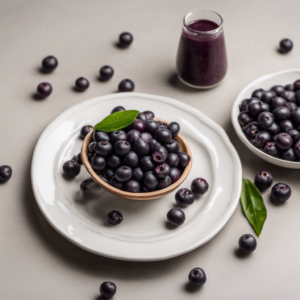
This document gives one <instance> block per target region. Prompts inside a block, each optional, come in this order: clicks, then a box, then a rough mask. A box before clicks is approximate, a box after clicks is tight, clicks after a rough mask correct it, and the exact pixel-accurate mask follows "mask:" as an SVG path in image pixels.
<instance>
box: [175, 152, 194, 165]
mask: <svg viewBox="0 0 300 300" xmlns="http://www.w3.org/2000/svg"><path fill="white" fill-rule="evenodd" d="M177 155H178V158H179V164H178V166H179V167H180V168H182V169H183V168H185V167H186V166H187V165H188V164H189V162H190V160H191V157H190V156H189V155H188V154H187V153H185V152H178V153H177Z"/></svg>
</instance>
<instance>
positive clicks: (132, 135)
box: [127, 129, 142, 144]
mask: <svg viewBox="0 0 300 300" xmlns="http://www.w3.org/2000/svg"><path fill="white" fill-rule="evenodd" d="M141 137H142V135H141V133H140V132H139V131H138V130H136V129H131V130H130V131H128V133H127V141H128V142H129V143H130V144H133V143H134V141H136V140H137V139H140V138H141Z"/></svg>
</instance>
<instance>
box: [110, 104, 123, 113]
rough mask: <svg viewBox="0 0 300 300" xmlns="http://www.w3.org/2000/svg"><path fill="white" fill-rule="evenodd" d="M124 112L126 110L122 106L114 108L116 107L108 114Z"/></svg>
mask: <svg viewBox="0 0 300 300" xmlns="http://www.w3.org/2000/svg"><path fill="white" fill-rule="evenodd" d="M124 110H126V109H125V107H124V106H116V107H115V108H114V109H113V110H112V111H111V113H110V114H114V113H115V112H117V111H124Z"/></svg>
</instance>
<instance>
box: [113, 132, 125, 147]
mask: <svg viewBox="0 0 300 300" xmlns="http://www.w3.org/2000/svg"><path fill="white" fill-rule="evenodd" d="M126 140H127V134H126V132H125V131H123V130H116V131H113V132H112V133H111V135H110V141H111V143H112V144H113V145H114V144H115V143H116V142H117V141H126Z"/></svg>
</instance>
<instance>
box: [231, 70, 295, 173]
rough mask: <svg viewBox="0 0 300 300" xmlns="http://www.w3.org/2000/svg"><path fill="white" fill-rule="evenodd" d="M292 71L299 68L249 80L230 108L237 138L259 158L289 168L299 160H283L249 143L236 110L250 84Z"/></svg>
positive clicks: (292, 167) (293, 167) (293, 166)
mask: <svg viewBox="0 0 300 300" xmlns="http://www.w3.org/2000/svg"><path fill="white" fill-rule="evenodd" d="M293 72H299V73H300V69H287V70H283V71H278V72H273V73H269V74H266V75H263V76H261V77H258V78H256V79H255V80H253V81H251V82H250V83H249V84H247V85H246V86H245V87H244V88H243V89H242V90H241V91H240V92H239V94H238V95H237V97H236V99H235V100H234V103H233V105H232V108H231V123H232V125H233V128H234V130H235V132H236V134H237V136H238V137H239V139H240V140H241V141H242V142H243V144H244V145H245V146H246V147H247V148H248V149H249V150H250V151H251V152H252V153H254V154H255V155H256V156H258V157H259V158H261V159H263V160H265V161H267V162H269V163H271V164H273V165H276V166H279V167H284V168H290V169H300V162H297V161H287V160H283V159H279V158H276V157H273V156H271V155H269V154H267V153H265V152H263V151H261V150H259V149H258V148H256V147H255V146H254V145H252V144H251V142H250V141H249V140H248V139H247V138H246V136H245V134H244V133H243V131H242V128H241V126H240V124H239V122H238V119H237V116H238V115H237V111H238V112H239V104H240V101H241V100H240V98H241V95H242V94H243V93H244V92H245V91H246V90H247V89H248V88H249V87H250V86H252V85H254V84H255V83H259V82H261V81H264V80H266V79H268V78H272V77H276V76H278V75H282V74H285V73H293Z"/></svg>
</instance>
